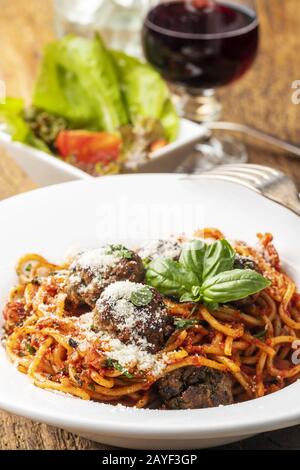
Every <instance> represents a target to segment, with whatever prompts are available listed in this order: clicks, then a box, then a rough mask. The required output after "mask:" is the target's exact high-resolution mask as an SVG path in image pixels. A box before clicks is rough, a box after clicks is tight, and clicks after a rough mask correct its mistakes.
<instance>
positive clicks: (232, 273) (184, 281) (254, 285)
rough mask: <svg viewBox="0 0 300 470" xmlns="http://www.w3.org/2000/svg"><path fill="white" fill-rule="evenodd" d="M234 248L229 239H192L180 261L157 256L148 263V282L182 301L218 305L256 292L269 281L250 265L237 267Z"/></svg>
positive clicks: (165, 293) (267, 284) (268, 283)
mask: <svg viewBox="0 0 300 470" xmlns="http://www.w3.org/2000/svg"><path fill="white" fill-rule="evenodd" d="M234 260H235V251H234V249H233V248H232V246H231V245H230V244H229V243H228V242H227V241H226V240H217V241H216V242H214V243H212V244H206V243H204V242H202V241H201V240H192V241H191V242H189V243H187V244H186V245H185V246H184V247H183V250H182V253H181V256H180V258H179V261H173V260H170V259H166V258H158V259H156V260H154V261H152V262H151V263H150V264H149V265H148V266H147V272H146V281H147V284H149V285H151V286H153V287H155V288H156V289H158V290H159V291H160V292H161V293H162V294H164V295H170V296H172V297H175V298H177V299H179V300H180V302H204V303H205V304H207V305H209V306H211V307H212V308H214V307H216V306H217V305H218V304H220V303H222V304H223V303H227V302H233V301H236V300H241V299H244V298H245V297H248V296H249V295H252V294H255V293H257V292H259V291H261V290H263V289H265V288H266V287H268V286H269V285H270V281H269V280H268V279H266V278H265V277H263V276H262V275H261V274H259V273H258V272H256V271H254V270H251V269H234Z"/></svg>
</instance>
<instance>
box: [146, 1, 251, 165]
mask: <svg viewBox="0 0 300 470" xmlns="http://www.w3.org/2000/svg"><path fill="white" fill-rule="evenodd" d="M150 3H151V7H150V8H149V10H148V14H147V16H146V19H145V21H144V26H143V32H142V42H143V49H144V54H145V56H146V59H147V60H148V61H149V62H150V63H151V64H152V65H153V66H154V67H155V68H156V69H157V70H158V71H159V72H160V73H161V75H162V76H163V77H164V78H165V79H166V80H167V81H168V83H169V84H170V87H171V90H172V91H173V92H174V93H175V95H176V96H177V98H178V97H180V103H181V106H182V110H183V114H184V115H185V116H186V117H188V118H190V119H192V120H194V121H197V122H204V123H205V122H212V121H215V120H217V119H219V118H220V115H221V110H222V106H221V104H220V102H219V101H218V100H217V98H216V96H215V91H216V89H217V88H219V87H222V86H225V85H228V84H230V83H232V82H234V81H235V80H238V79H239V78H240V77H241V76H243V75H244V74H245V72H246V71H247V70H248V69H249V68H250V67H251V65H252V64H253V62H254V59H255V57H256V54H257V50H258V43H259V24H258V18H257V14H256V3H255V0H228V1H226V0H224V1H223V0H152V2H150ZM197 150H199V151H200V152H201V154H202V155H201V158H200V159H199V160H198V164H197V166H198V168H199V167H201V169H207V168H210V167H212V166H215V165H217V164H223V163H236V162H245V161H247V152H246V149H245V147H244V145H243V144H241V143H240V142H237V141H235V140H234V139H232V138H229V137H228V136H225V137H224V138H223V139H216V138H215V137H211V138H210V139H209V140H208V141H207V142H205V143H203V144H199V145H198V146H197Z"/></svg>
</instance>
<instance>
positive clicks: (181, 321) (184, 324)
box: [174, 318, 199, 330]
mask: <svg viewBox="0 0 300 470" xmlns="http://www.w3.org/2000/svg"><path fill="white" fill-rule="evenodd" d="M198 323H199V322H198V320H196V319H186V318H175V319H174V326H175V327H176V329H177V330H187V329H188V328H192V327H193V326H195V325H197V324H198Z"/></svg>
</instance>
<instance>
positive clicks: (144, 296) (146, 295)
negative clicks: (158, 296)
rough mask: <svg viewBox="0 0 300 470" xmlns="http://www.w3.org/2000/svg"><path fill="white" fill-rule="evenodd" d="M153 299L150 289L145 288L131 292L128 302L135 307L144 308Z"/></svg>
mask: <svg viewBox="0 0 300 470" xmlns="http://www.w3.org/2000/svg"><path fill="white" fill-rule="evenodd" d="M152 299H153V292H152V290H151V289H150V287H148V286H145V287H142V288H141V289H138V290H137V291H135V292H132V294H131V296H130V302H131V303H132V304H133V305H135V306H136V307H145V306H146V305H149V304H150V302H151V300H152Z"/></svg>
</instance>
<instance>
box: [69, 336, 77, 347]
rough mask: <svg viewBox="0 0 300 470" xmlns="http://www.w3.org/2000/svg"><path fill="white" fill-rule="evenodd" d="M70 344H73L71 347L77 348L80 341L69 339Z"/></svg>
mask: <svg viewBox="0 0 300 470" xmlns="http://www.w3.org/2000/svg"><path fill="white" fill-rule="evenodd" d="M69 345H70V346H71V348H75V349H76V348H78V343H77V341H75V339H73V338H70V339H69Z"/></svg>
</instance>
